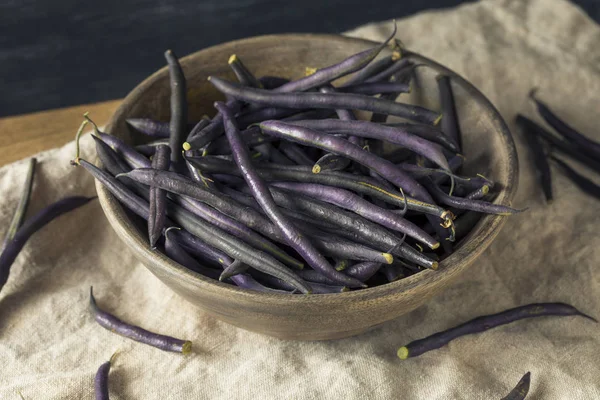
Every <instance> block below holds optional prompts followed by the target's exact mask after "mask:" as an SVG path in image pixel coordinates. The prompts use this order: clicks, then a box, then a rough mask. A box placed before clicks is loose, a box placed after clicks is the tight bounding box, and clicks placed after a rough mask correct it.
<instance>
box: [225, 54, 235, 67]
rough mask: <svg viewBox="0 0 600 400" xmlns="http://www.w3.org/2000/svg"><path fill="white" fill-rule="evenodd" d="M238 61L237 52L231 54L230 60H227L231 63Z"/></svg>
mask: <svg viewBox="0 0 600 400" xmlns="http://www.w3.org/2000/svg"><path fill="white" fill-rule="evenodd" d="M236 61H237V56H236V55H235V54H232V55H231V56H229V60H227V64H230V65H231V64H233V63H234V62H236Z"/></svg>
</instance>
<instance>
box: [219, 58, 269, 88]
mask: <svg viewBox="0 0 600 400" xmlns="http://www.w3.org/2000/svg"><path fill="white" fill-rule="evenodd" d="M227 63H228V64H229V67H230V68H231V70H232V71H233V73H234V74H235V76H236V77H237V78H238V80H239V81H240V83H241V84H242V85H244V86H250V87H255V88H259V89H262V87H263V85H262V83H260V81H259V80H258V79H256V77H255V76H254V75H253V74H252V72H250V70H249V69H248V68H247V67H246V66H245V65H244V63H243V62H242V60H241V59H240V58H239V57H238V56H237V55H235V54H232V55H231V57H229V61H227Z"/></svg>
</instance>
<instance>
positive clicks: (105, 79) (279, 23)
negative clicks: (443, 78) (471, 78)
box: [0, 0, 600, 116]
mask: <svg viewBox="0 0 600 400" xmlns="http://www.w3.org/2000/svg"><path fill="white" fill-rule="evenodd" d="M523 1H526V0H523ZM460 3H463V1H460V0H421V1H417V0H391V1H390V0H375V1H368V0H345V1H344V0H303V1H276V0H205V1H202V0H196V1H194V0H120V1H118V0H107V1H103V0H97V1H85V2H82V1H76V0H0V77H2V81H1V82H0V116H6V115H14V114H22V113H26V112H32V111H39V110H44V109H50V108H57V107H64V106H69V105H75V104H82V103H93V102H97V101H102V100H109V99H116V98H120V97H123V96H125V95H126V94H127V93H128V92H129V90H130V89H132V88H133V87H134V86H135V85H136V84H137V83H138V82H140V81H141V80H142V79H143V78H145V77H146V76H148V75H149V74H150V73H152V72H153V71H155V70H157V69H158V68H160V67H162V66H163V65H164V58H163V51H164V50H166V49H167V48H171V49H173V50H174V51H175V53H176V54H177V55H179V56H184V55H186V54H189V53H191V52H194V51H197V50H199V49H201V48H204V47H207V46H211V45H214V44H218V43H221V42H225V41H229V40H232V39H238V38H242V37H247V36H255V35H262V34H268V33H281V32H342V31H345V30H348V29H351V28H353V27H355V26H358V25H361V24H364V23H367V22H371V21H379V20H384V19H389V18H392V17H402V16H407V15H410V14H414V13H415V12H418V11H422V10H425V9H431V8H442V7H451V6H455V5H458V4H460ZM575 3H577V4H578V5H579V6H581V7H582V8H584V9H585V10H586V11H587V12H588V13H589V14H590V15H591V16H592V18H594V19H595V20H596V21H598V20H600V0H575Z"/></svg>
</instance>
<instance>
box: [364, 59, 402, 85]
mask: <svg viewBox="0 0 600 400" xmlns="http://www.w3.org/2000/svg"><path fill="white" fill-rule="evenodd" d="M409 67H410V68H413V65H412V64H411V62H410V60H409V59H408V58H400V59H399V60H397V61H396V62H395V63H393V64H392V65H390V66H389V67H387V68H386V69H384V70H383V71H380V72H379V73H377V74H375V75H373V76H371V77H369V78H367V79H365V81H364V82H365V83H372V82H382V81H386V80H388V79H390V78H391V77H392V76H393V75H395V74H397V73H399V72H400V71H403V70H404V69H406V68H409Z"/></svg>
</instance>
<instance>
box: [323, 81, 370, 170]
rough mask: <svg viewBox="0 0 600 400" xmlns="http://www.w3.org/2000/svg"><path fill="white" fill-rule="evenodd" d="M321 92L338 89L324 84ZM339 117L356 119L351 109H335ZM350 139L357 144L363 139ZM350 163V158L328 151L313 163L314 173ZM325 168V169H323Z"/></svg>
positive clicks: (342, 166)
mask: <svg viewBox="0 0 600 400" xmlns="http://www.w3.org/2000/svg"><path fill="white" fill-rule="evenodd" d="M319 90H320V91H321V93H335V92H336V90H335V88H334V87H333V86H331V85H329V86H323V87H322V88H321V89H319ZM335 113H336V114H337V116H338V118H339V119H341V120H344V121H354V120H355V119H356V117H355V115H354V113H353V112H352V111H350V110H346V109H340V108H338V109H337V110H335ZM348 141H349V142H350V143H352V144H355V145H359V146H360V145H361V144H362V142H363V139H361V138H359V137H356V136H350V137H348ZM349 164H350V160H349V159H347V158H345V157H340V156H338V155H337V154H333V153H326V154H325V155H324V156H323V157H321V158H320V159H319V160H317V162H316V163H315V164H314V165H313V169H312V171H313V173H315V174H318V173H319V172H321V170H323V171H339V170H342V169H344V168H346V167H347V166H348V165H349ZM323 168H324V169H323Z"/></svg>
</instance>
